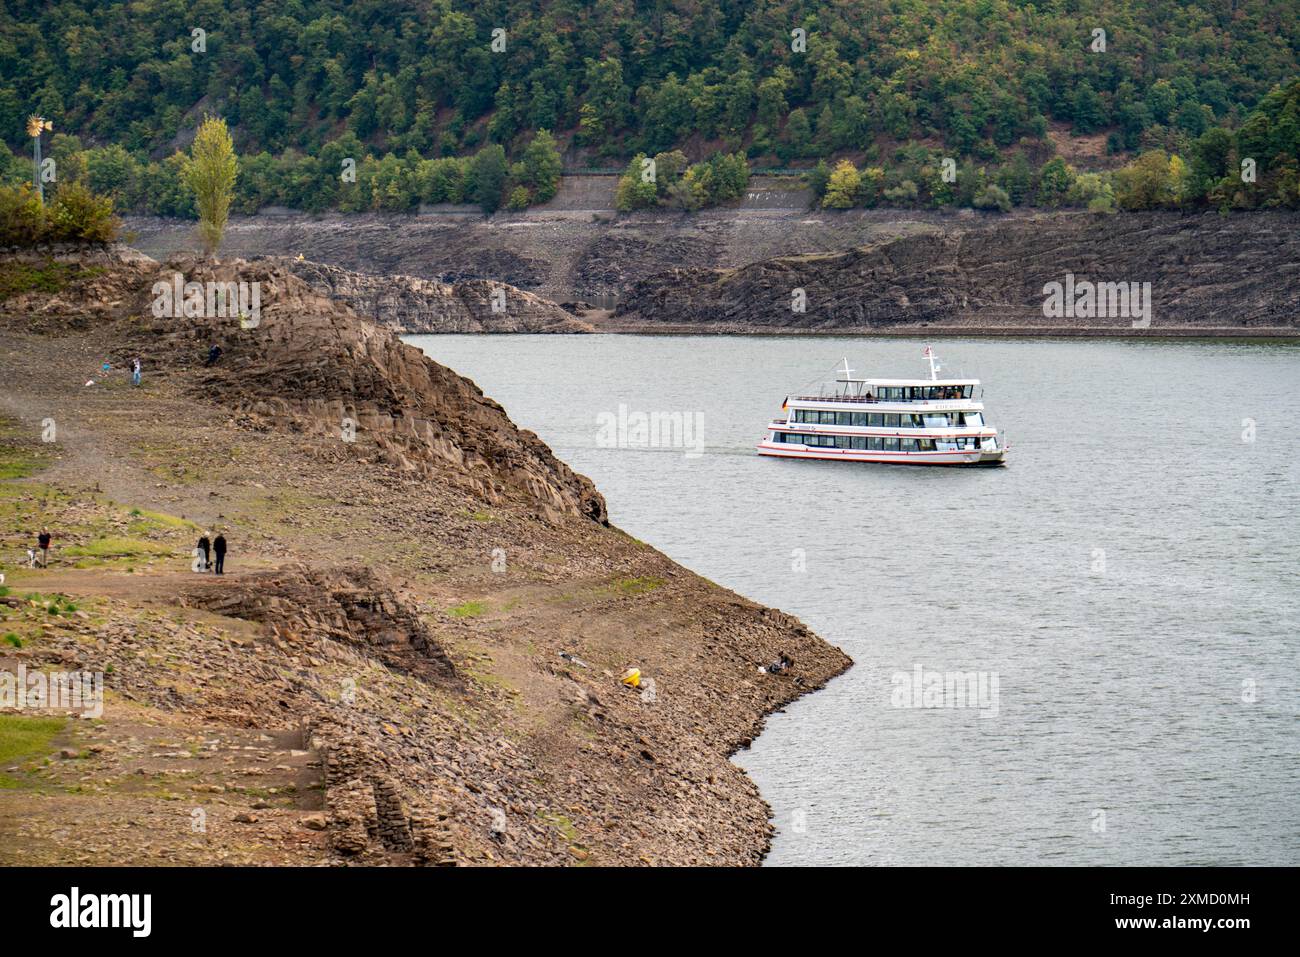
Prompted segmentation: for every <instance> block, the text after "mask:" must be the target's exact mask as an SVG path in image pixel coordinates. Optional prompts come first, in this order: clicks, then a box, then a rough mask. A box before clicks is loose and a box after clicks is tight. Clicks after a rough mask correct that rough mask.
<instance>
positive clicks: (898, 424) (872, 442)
mask: <svg viewBox="0 0 1300 957" xmlns="http://www.w3.org/2000/svg"><path fill="white" fill-rule="evenodd" d="M924 356H925V358H926V359H928V360H929V362H930V378H928V379H855V378H854V377H853V370H852V369H850V368H849V360H848V359H845V360H844V367H843V368H842V369H840V370H839V374H838V378H836V380H835V382H836V388H835V390H834V392H833V393H832V394H830V395H791V396H786V400H785V402H784V403H782V405H781V411H782V413H783V415H784V418H778V419H776V420H775V421H773V422H772V423H771V424H770V425H769V426H768V434H767V436H766V437H765V438H764V439H763V441H762V442H760V443H759V444H758V454H759V455H775V456H779V457H781V458H787V459H832V460H836V461H841V462H893V463H896V464H901V465H1002V464H1004V461H1005V459H1006V454H1007V445H1006V443H1005V441H1004V440H1003V437H1001V436H999V435H998V432H997V430H996V429H995V428H993V426H991V425H989V424H987V423H986V422H985V421H984V404H983V403H982V402H981V401H979V396H981V395H982V390H980V388H979V385H980V383H979V380H978V379H965V378H957V379H941V378H939V370H940V366H939V363H938V360H937V358H936V357H935V355H934V352H933V351H932V350H931V349H930V348H929V347H928V346H927V347H926V350H925V352H924Z"/></svg>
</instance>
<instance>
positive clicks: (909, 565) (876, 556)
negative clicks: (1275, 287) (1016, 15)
mask: <svg viewBox="0 0 1300 957" xmlns="http://www.w3.org/2000/svg"><path fill="white" fill-rule="evenodd" d="M411 341H413V342H416V343H417V344H419V345H420V346H421V347H422V348H424V349H425V351H427V352H428V353H429V354H430V355H431V356H432V357H433V358H435V359H437V360H438V361H439V362H442V363H445V364H446V365H449V366H451V367H452V368H453V369H456V370H457V371H458V372H460V373H462V374H463V375H467V376H469V377H470V378H472V379H474V380H475V381H476V382H477V383H478V384H479V385H480V386H481V387H482V388H483V389H484V391H486V392H487V393H488V394H489V395H491V396H492V397H494V398H495V399H497V400H499V401H500V402H501V403H502V404H503V405H504V406H505V407H506V409H507V410H508V411H509V413H510V415H511V417H512V418H513V419H514V420H515V421H516V422H517V423H519V424H520V425H522V426H524V427H526V428H529V429H532V430H534V431H535V432H537V434H538V435H540V436H541V437H542V439H543V440H545V441H546V442H547V443H549V444H550V445H551V447H552V448H554V449H555V451H556V452H557V454H559V455H560V457H561V458H563V459H564V460H565V461H567V462H568V463H570V464H571V465H572V466H573V467H574V468H576V469H577V470H578V471H580V472H583V473H585V474H587V475H589V476H591V478H592V479H594V480H595V482H596V484H597V486H599V488H600V490H601V491H602V492H603V493H604V494H605V496H606V498H607V500H608V502H609V510H610V515H611V517H612V519H613V521H614V522H615V523H616V524H617V525H619V526H620V527H622V528H623V529H625V530H626V531H628V532H629V533H630V534H632V535H635V536H636V537H637V538H640V539H643V540H645V541H648V542H650V543H652V544H653V545H655V546H657V547H658V548H660V549H662V550H663V551H665V552H666V553H667V554H669V555H671V556H672V557H673V558H675V559H677V560H678V561H680V562H682V563H683V564H684V565H686V566H688V567H689V568H691V569H693V570H694V571H696V572H699V573H700V574H702V575H705V576H707V577H709V578H711V579H713V580H714V581H717V582H720V583H722V584H724V585H726V586H728V587H730V588H733V589H735V590H736V591H738V592H741V593H742V594H745V595H747V596H749V597H751V598H753V599H755V600H757V601H760V602H764V603H766V604H769V605H774V606H777V607H780V608H782V609H785V610H786V611H789V612H792V613H793V614H796V615H798V616H799V617H800V618H802V619H803V620H804V621H805V622H807V623H808V625H809V626H810V627H812V628H813V629H815V630H816V631H817V632H818V633H819V634H821V635H822V636H823V637H825V638H826V639H827V640H828V641H831V642H833V643H835V644H837V645H839V646H840V647H842V648H843V649H844V650H845V651H847V652H848V653H849V654H850V655H852V657H853V658H854V660H855V661H856V662H857V665H856V667H854V668H853V669H852V670H850V671H849V672H848V673H847V674H846V675H844V676H843V677H841V678H839V679H836V680H835V681H833V682H832V683H831V684H830V685H829V686H828V687H827V688H826V689H825V690H824V691H822V692H819V693H818V694H814V695H810V696H807V697H805V698H804V699H802V700H801V701H799V702H797V703H795V704H794V705H792V706H791V707H790V708H789V709H788V710H787V711H786V712H784V713H782V714H779V715H775V716H773V717H772V718H771V720H770V721H769V723H768V727H767V730H766V731H765V732H764V734H763V735H762V736H761V737H760V738H759V740H758V741H756V742H755V745H754V747H753V748H752V750H750V751H747V752H744V753H742V754H740V755H739V756H738V757H737V760H738V761H739V762H740V763H741V764H742V765H743V766H744V767H745V768H746V769H747V770H748V771H749V773H750V774H751V775H753V777H754V779H755V780H756V781H757V783H758V785H759V787H760V788H761V789H762V792H763V794H764V796H765V797H766V798H767V799H768V800H769V801H770V802H771V804H772V807H773V809H774V811H775V814H776V824H777V827H778V834H777V838H776V841H775V845H774V848H773V851H772V854H771V856H770V857H769V863H771V864H880V865H885V864H1039V863H1049V864H1050V863H1059V864H1120V865H1124V864H1289V865H1295V864H1300V787H1298V785H1300V758H1298V757H1297V752H1298V751H1300V736H1298V734H1297V731H1298V730H1300V724H1298V722H1297V719H1298V718H1300V704H1298V703H1300V695H1298V694H1297V686H1296V681H1297V679H1296V675H1297V672H1298V670H1300V669H1298V668H1297V658H1298V657H1300V655H1298V653H1297V647H1298V643H1300V642H1298V632H1300V587H1298V586H1297V572H1298V571H1300V520H1297V514H1298V511H1297V506H1298V505H1300V441H1298V440H1297V437H1298V436H1300V426H1298V425H1297V420H1298V418H1300V412H1298V411H1297V408H1296V406H1297V401H1298V400H1300V348H1297V347H1296V346H1295V345H1291V344H1278V343H1251V342H1223V341H1204V342H1202V341H1198V342H1113V341H1068V340H1067V341H1058V340H1033V341H1027V340H1002V341H998V340H987V339H978V340H936V341H934V343H933V345H934V346H935V349H936V351H937V352H938V354H939V355H940V357H941V358H942V359H944V360H945V361H946V363H947V367H946V370H945V371H946V372H948V373H952V374H967V375H975V376H978V377H979V378H981V379H982V380H983V382H984V384H985V388H986V389H987V394H986V395H985V398H984V401H985V403H986V405H987V412H986V418H987V419H988V420H989V421H991V422H992V423H993V424H994V425H996V426H997V427H998V428H1000V429H1003V430H1005V432H1006V434H1007V438H1008V439H1009V440H1010V442H1011V444H1012V454H1011V458H1010V464H1009V465H1008V467H1007V468H1005V469H976V470H965V469H960V470H940V469H926V468H915V467H912V468H909V467H903V466H886V465H850V464H845V463H832V462H797V461H780V460H773V459H766V458H759V457H758V456H756V455H755V454H754V453H753V446H754V443H755V442H757V441H758V439H759V438H760V437H761V436H762V433H763V427H764V425H765V424H766V423H767V422H768V421H769V420H770V418H771V417H772V415H773V414H774V413H776V412H777V411H778V409H779V407H780V403H781V399H782V397H783V396H784V395H785V394H786V393H788V392H791V391H797V390H799V389H801V387H802V386H804V385H805V384H807V383H809V382H810V381H816V380H819V379H820V378H822V374H823V373H824V372H825V371H827V370H830V369H831V368H832V367H834V366H836V365H837V364H838V363H839V361H840V358H841V357H842V356H845V355H847V356H848V357H849V358H850V362H851V365H852V366H854V367H855V368H856V369H857V370H859V374H860V375H862V374H870V375H876V376H883V377H889V376H894V377H911V376H920V375H923V374H925V372H924V365H923V360H922V359H921V349H922V347H923V343H922V342H920V341H919V340H918V341H912V340H860V339H826V338H778V337H773V338H728V337H718V338H707V337H700V338H688V337H630V336H437V337H413V338H412V340H411ZM620 404H622V405H625V406H626V407H627V411H628V412H629V413H633V414H634V413H637V412H642V413H647V414H648V413H652V412H660V413H671V412H681V413H685V414H688V415H690V416H691V417H692V421H694V416H695V415H696V414H697V413H698V414H699V416H700V419H699V421H700V422H701V424H702V438H703V449H704V454H703V455H700V456H697V457H688V456H686V455H685V454H683V450H681V449H639V448H626V447H623V448H620V447H613V448H610V447H604V446H605V445H607V444H608V443H607V442H604V441H603V439H604V436H602V431H601V419H600V418H599V417H600V416H601V414H602V413H604V414H606V415H607V416H614V417H617V415H618V413H619V406H620ZM1246 420H1251V421H1246ZM631 421H633V422H635V419H634V418H633V419H632V420H631ZM1252 423H1253V425H1252ZM1252 430H1253V435H1252ZM634 437H635V436H633V438H634ZM1252 439H1253V440H1252ZM918 666H919V667H921V668H922V669H924V670H925V671H926V672H930V671H935V672H957V671H960V672H963V673H968V672H975V673H979V674H981V675H982V676H983V677H984V678H985V679H986V681H990V682H991V680H992V678H993V677H995V676H996V678H997V688H998V694H997V698H996V705H997V707H996V713H994V709H993V708H991V707H983V708H981V707H945V708H923V707H899V706H897V704H898V702H897V701H896V700H895V696H894V695H893V690H894V687H895V676H896V675H898V674H903V675H909V676H910V675H911V674H913V673H914V671H915V669H916V668H917V667H918ZM986 687H988V688H990V689H991V687H992V686H991V684H989V685H987V686H986ZM992 700H993V699H992V698H991V697H990V698H987V699H985V704H986V705H987V704H989V703H990V702H991V701H992ZM908 701H910V696H908V697H906V698H905V699H904V703H906V702H908ZM957 703H958V704H960V703H961V702H960V701H958V702H957Z"/></svg>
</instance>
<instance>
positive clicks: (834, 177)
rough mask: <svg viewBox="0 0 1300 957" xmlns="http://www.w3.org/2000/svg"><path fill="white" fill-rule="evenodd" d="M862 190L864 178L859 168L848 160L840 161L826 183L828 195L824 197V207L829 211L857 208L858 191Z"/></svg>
mask: <svg viewBox="0 0 1300 957" xmlns="http://www.w3.org/2000/svg"><path fill="white" fill-rule="evenodd" d="M861 188H862V176H861V174H859V173H858V169H857V167H856V166H854V165H853V164H852V163H850V162H849V161H848V160H840V161H839V162H838V163H836V164H835V169H834V171H832V173H831V177H830V179H829V180H827V182H826V195H825V196H824V197H822V205H823V206H825V207H826V208H827V209H849V208H851V207H853V206H856V205H857V202H858V190H859V189H861Z"/></svg>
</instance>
